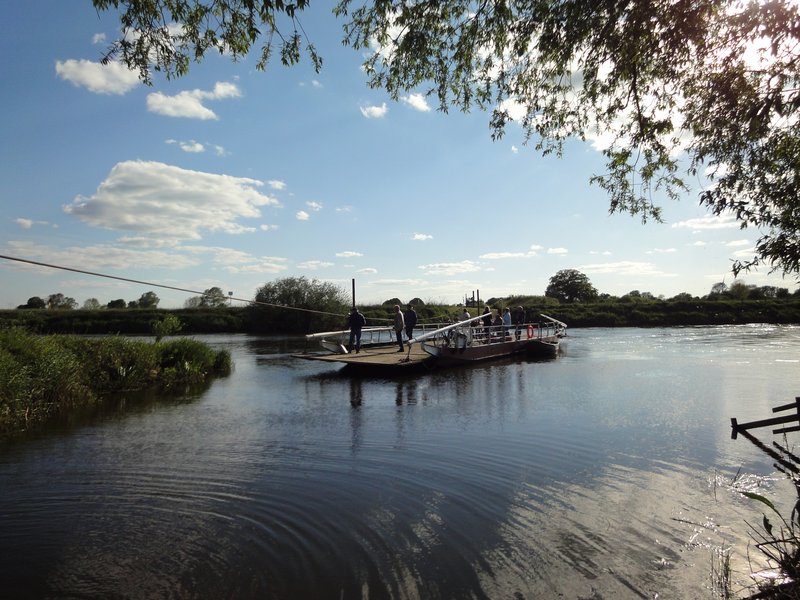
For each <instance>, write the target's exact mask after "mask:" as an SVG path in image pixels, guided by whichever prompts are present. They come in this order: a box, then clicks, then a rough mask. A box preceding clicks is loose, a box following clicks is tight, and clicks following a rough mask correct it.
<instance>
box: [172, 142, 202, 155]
mask: <svg viewBox="0 0 800 600" xmlns="http://www.w3.org/2000/svg"><path fill="white" fill-rule="evenodd" d="M166 143H167V144H172V145H175V144H177V145H178V147H179V148H180V149H181V150H183V151H184V152H189V153H194V154H198V153H200V152H205V150H206V148H205V146H204V145H203V144H201V143H200V142H196V141H194V140H189V141H188V142H179V141H178V140H172V139H169V140H167V141H166Z"/></svg>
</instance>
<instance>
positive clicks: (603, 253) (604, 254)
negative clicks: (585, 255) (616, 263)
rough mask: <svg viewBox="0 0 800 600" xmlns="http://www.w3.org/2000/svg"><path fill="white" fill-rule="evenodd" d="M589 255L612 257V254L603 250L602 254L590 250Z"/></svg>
mask: <svg viewBox="0 0 800 600" xmlns="http://www.w3.org/2000/svg"><path fill="white" fill-rule="evenodd" d="M589 254H591V255H593V256H595V255H598V254H600V255H602V256H611V252H609V251H608V250H603V251H602V252H600V251H599V250H589Z"/></svg>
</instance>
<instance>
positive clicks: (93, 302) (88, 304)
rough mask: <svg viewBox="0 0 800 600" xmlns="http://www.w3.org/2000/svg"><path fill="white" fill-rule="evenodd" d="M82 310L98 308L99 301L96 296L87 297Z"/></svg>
mask: <svg viewBox="0 0 800 600" xmlns="http://www.w3.org/2000/svg"><path fill="white" fill-rule="evenodd" d="M82 308H83V310H98V309H99V308H100V301H99V300H98V299H97V298H87V299H86V300H85V301H84V303H83V307H82Z"/></svg>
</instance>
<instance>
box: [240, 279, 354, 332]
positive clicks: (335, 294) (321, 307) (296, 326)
mask: <svg viewBox="0 0 800 600" xmlns="http://www.w3.org/2000/svg"><path fill="white" fill-rule="evenodd" d="M347 300H348V299H347V293H346V292H345V291H344V290H343V289H342V288H340V287H339V286H337V285H334V284H333V283H330V282H327V281H320V280H318V279H312V280H310V281H309V280H308V279H306V278H305V277H284V278H282V279H276V280H275V281H273V282H270V283H267V284H264V285H263V286H262V287H260V288H259V289H258V291H257V292H256V297H255V304H254V305H252V306H251V307H249V308H248V309H247V310H248V311H249V312H250V315H251V319H250V323H251V327H252V328H253V330H254V331H270V330H272V331H280V332H287V331H294V332H304V333H309V332H312V331H322V330H324V329H326V328H334V329H341V328H343V327H344V326H345V319H346V316H347V312H348V301H347ZM276 321H277V323H276ZM276 324H277V327H276Z"/></svg>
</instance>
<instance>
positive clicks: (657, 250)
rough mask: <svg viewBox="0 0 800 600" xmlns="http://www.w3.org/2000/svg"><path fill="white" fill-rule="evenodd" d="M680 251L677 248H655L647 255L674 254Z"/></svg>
mask: <svg viewBox="0 0 800 600" xmlns="http://www.w3.org/2000/svg"><path fill="white" fill-rule="evenodd" d="M677 251H678V250H677V249H675V248H653V249H652V250H648V251H647V252H646V254H673V253H674V252H677Z"/></svg>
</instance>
